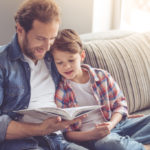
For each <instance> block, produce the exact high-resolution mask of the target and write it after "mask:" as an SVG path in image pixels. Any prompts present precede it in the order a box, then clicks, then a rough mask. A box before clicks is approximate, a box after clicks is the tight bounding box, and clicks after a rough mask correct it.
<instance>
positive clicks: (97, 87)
mask: <svg viewBox="0 0 150 150" xmlns="http://www.w3.org/2000/svg"><path fill="white" fill-rule="evenodd" d="M82 68H83V69H86V70H87V71H88V72H89V75H90V83H91V87H92V88H91V90H92V92H93V95H94V97H95V99H96V101H97V104H98V105H101V106H102V113H103V116H104V117H105V119H106V120H108V121H109V120H110V119H111V116H112V114H113V113H115V112H118V113H121V114H122V115H123V116H127V114H128V109H127V102H126V99H125V97H124V95H123V93H122V91H121V90H120V88H119V86H118V84H117V83H116V82H115V81H114V79H113V78H112V76H111V75H110V74H109V73H108V72H107V71H105V70H102V69H97V68H92V67H90V66H89V65H85V64H84V65H82ZM55 101H56V102H57V103H59V107H61V108H68V107H77V106H78V101H77V99H76V97H75V94H74V92H73V90H72V88H71V85H70V84H69V82H68V80H66V79H64V78H62V80H61V81H60V83H59V85H58V87H57V90H56V94H55Z"/></svg>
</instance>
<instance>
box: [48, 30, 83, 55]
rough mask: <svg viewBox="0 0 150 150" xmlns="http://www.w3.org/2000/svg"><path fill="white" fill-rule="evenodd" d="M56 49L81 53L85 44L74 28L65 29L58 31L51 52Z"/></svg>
mask: <svg viewBox="0 0 150 150" xmlns="http://www.w3.org/2000/svg"><path fill="white" fill-rule="evenodd" d="M55 49H57V50H60V51H65V52H70V53H81V52H82V50H83V45H82V42H81V39H80V37H79V35H78V34H77V33H76V32H75V31H74V30H72V29H64V30H61V31H59V32H58V35H57V37H56V39H55V42H54V44H53V45H52V47H51V49H50V52H51V53H53V52H54V50H55Z"/></svg>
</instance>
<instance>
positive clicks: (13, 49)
mask: <svg viewBox="0 0 150 150" xmlns="http://www.w3.org/2000/svg"><path fill="white" fill-rule="evenodd" d="M44 60H45V63H46V66H47V68H48V70H49V72H50V74H51V75H52V77H53V80H54V82H55V85H56V86H57V83H58V82H59V78H60V76H59V74H58V72H57V70H56V67H55V64H54V61H53V59H52V57H51V56H50V54H49V53H47V54H46V56H45V58H44ZM30 88H31V87H30V67H29V64H28V63H27V62H25V59H24V57H23V54H22V52H21V50H20V47H19V45H18V39H17V34H16V35H15V36H14V38H13V40H12V42H11V43H10V44H8V45H5V46H0V142H2V141H3V140H5V136H6V130H7V127H8V124H9V123H10V121H11V120H16V121H17V120H18V119H19V117H20V116H19V115H18V114H16V113H14V112H13V111H15V110H19V109H25V108H27V107H28V105H29V101H30V96H31V90H30Z"/></svg>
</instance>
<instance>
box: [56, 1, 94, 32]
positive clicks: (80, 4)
mask: <svg viewBox="0 0 150 150" xmlns="http://www.w3.org/2000/svg"><path fill="white" fill-rule="evenodd" d="M93 1H94V0H56V2H57V3H58V5H59V6H60V7H61V17H62V23H61V28H72V29H74V30H76V31H77V32H78V33H80V34H81V33H87V32H92V22H93Z"/></svg>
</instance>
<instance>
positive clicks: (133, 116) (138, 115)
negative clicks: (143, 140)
mask: <svg viewBox="0 0 150 150" xmlns="http://www.w3.org/2000/svg"><path fill="white" fill-rule="evenodd" d="M143 116H144V114H137V115H128V118H138V117H143Z"/></svg>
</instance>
